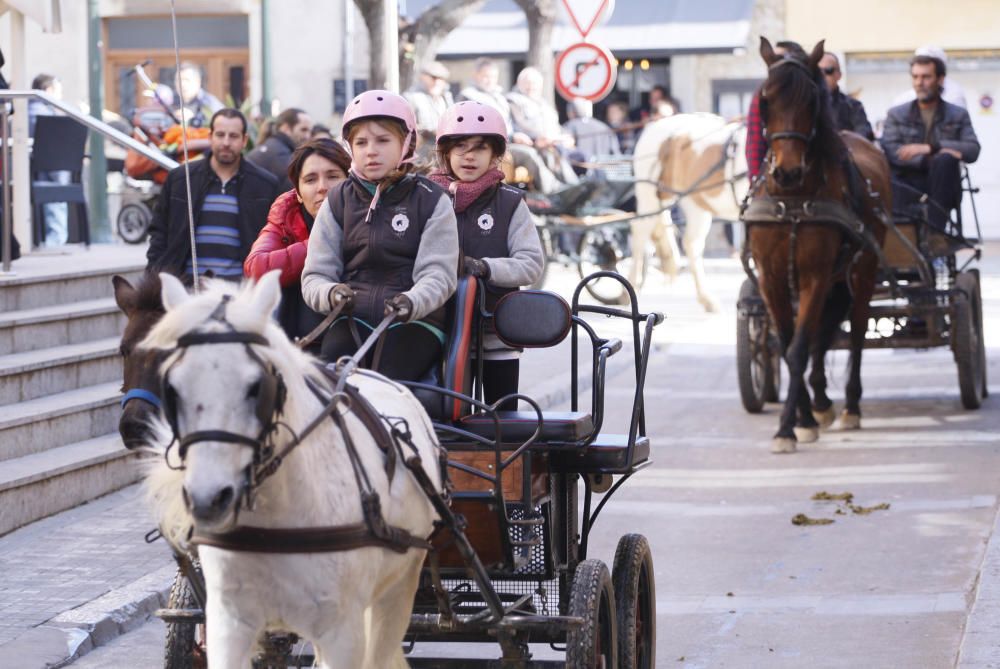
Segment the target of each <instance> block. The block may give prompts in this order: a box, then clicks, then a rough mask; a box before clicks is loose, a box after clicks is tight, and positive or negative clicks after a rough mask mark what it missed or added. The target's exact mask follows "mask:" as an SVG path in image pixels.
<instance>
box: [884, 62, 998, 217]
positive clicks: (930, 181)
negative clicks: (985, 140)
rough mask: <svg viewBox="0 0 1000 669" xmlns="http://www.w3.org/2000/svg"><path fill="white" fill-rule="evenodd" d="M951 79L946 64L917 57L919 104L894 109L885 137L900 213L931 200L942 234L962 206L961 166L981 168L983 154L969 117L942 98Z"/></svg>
mask: <svg viewBox="0 0 1000 669" xmlns="http://www.w3.org/2000/svg"><path fill="white" fill-rule="evenodd" d="M945 74H946V67H945V64H944V62H943V61H942V60H941V59H939V58H934V57H931V56H915V57H914V58H913V60H911V61H910V78H911V80H912V83H913V90H914V92H915V93H916V100H914V101H913V102H907V103H904V104H901V105H898V106H896V107H893V108H892V109H890V110H889V114H888V116H887V117H886V120H885V130H884V131H883V134H882V148H883V149H884V150H885V154H886V157H887V158H888V159H889V164H890V165H891V167H892V176H893V183H894V186H893V201H894V202H895V203H896V204H895V205H894V209H895V210H896V211H901V210H905V209H906V207H907V206H908V205H912V204H914V203H915V202H917V201H919V200H920V198H921V197H922V196H923V194H926V195H927V196H928V197H929V198H930V200H931V201H932V203H933V204H932V206H930V207H929V211H928V217H929V222H930V224H931V225H932V226H934V227H935V228H937V229H939V230H944V229H945V227H946V226H947V223H948V216H949V212H950V210H951V209H953V208H955V207H958V206H959V204H960V203H961V199H962V183H961V179H962V175H961V168H960V165H959V163H960V162H966V163H972V162H975V161H976V159H977V158H978V157H979V148H980V147H979V140H978V139H977V138H976V133H975V131H974V130H973V129H972V121H971V119H970V118H969V112H967V111H966V110H965V109H963V108H961V107H959V106H957V105H953V104H951V103H950V102H946V101H945V100H943V99H942V98H941V90H942V85H943V82H944V78H945ZM897 182H902V183H901V184H897Z"/></svg>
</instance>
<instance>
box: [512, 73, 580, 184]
mask: <svg viewBox="0 0 1000 669" xmlns="http://www.w3.org/2000/svg"><path fill="white" fill-rule="evenodd" d="M543 87H544V79H543V77H542V73H541V72H539V71H538V70H537V69H535V68H533V67H526V68H524V69H523V70H521V72H520V73H519V74H518V75H517V82H516V84H515V86H514V90H512V91H511V92H510V93H508V94H507V101H508V102H509V103H510V116H511V126H512V131H513V134H512V136H511V137H512V143H511V145H510V146H509V150H510V152H511V154H512V155H513V156H514V161H515V163H517V164H518V165H524V166H525V167H526V168H527V169H528V171H529V172H530V173H531V176H532V178H533V180H534V182H535V185H536V187H538V188H540V189H541V190H542V192H545V193H550V192H553V191H555V190H558V189H559V188H560V186H561V184H560V182H562V183H575V182H576V175H575V174H574V173H573V170H572V168H571V167H570V164H569V160H565V159H564V156H563V153H562V149H563V148H565V145H566V144H567V143H568V142H571V141H572V140H571V139H569V138H568V137H567V136H565V135H564V134H563V132H562V128H561V127H560V126H559V113H558V112H557V111H556V108H555V107H554V106H553V105H552V103H550V102H549V101H548V100H546V99H545V97H544V96H543V94H542V93H543Z"/></svg>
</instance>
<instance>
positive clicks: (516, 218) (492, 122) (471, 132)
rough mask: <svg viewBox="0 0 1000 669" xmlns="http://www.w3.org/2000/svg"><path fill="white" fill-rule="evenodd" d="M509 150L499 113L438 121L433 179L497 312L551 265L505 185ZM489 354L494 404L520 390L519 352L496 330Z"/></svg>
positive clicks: (488, 382) (470, 269) (486, 380)
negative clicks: (504, 164) (450, 208)
mask: <svg viewBox="0 0 1000 669" xmlns="http://www.w3.org/2000/svg"><path fill="white" fill-rule="evenodd" d="M506 150H507V125H506V123H505V122H504V119H503V116H501V115H500V112H498V111H497V110H496V109H494V108H493V107H490V106H488V105H484V104H481V103H479V102H471V101H467V102H459V103H458V104H456V105H452V106H451V107H449V108H448V109H447V111H445V113H444V115H443V116H442V117H441V120H440V121H439V123H438V129H437V157H438V166H439V167H438V170H437V171H435V172H434V173H433V174H431V175H430V178H431V180H432V181H433V182H434V183H436V184H438V185H439V186H441V187H443V188H445V189H447V191H448V193H449V194H450V195H451V198H452V202H453V203H454V207H455V214H456V216H457V219H458V238H459V245H460V251H461V254H462V263H461V265H462V271H463V273H465V274H471V275H473V276H477V277H479V278H480V279H482V284H483V285H484V286H485V287H486V291H487V293H486V306H487V309H489V310H491V311H492V309H493V306H494V305H495V304H496V303H497V300H499V299H500V297H502V296H503V295H505V294H506V293H509V292H512V291H515V290H517V289H518V288H519V287H521V286H529V285H531V284H533V283H535V282H536V281H538V280H539V279H540V278H541V276H542V267H543V263H544V262H545V257H544V255H543V253H542V245H541V243H540V242H539V241H538V232H537V231H536V230H535V222H534V220H533V219H532V218H531V213H530V212H529V211H528V207H527V205H525V204H524V201H523V198H522V193H521V191H520V190H518V189H517V188H512V187H510V186H506V185H504V184H503V183H501V181H502V180H503V173H502V172H501V171H500V169H499V167H500V161H501V160H503V156H504V153H505V152H506ZM483 349H484V360H483V398H484V399H485V400H486V402H489V403H492V402H495V401H496V400H498V399H499V398H501V397H503V396H504V395H508V394H510V393H516V392H517V383H518V375H519V362H518V357H519V356H520V351H517V350H514V349H511V348H510V347H507V346H505V345H504V344H503V343H502V342H501V341H500V340H499V339H498V338H497V336H496V335H495V334H493V333H491V332H487V336H486V337H485V339H484V342H483ZM508 408H511V407H508Z"/></svg>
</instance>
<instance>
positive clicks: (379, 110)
mask: <svg viewBox="0 0 1000 669" xmlns="http://www.w3.org/2000/svg"><path fill="white" fill-rule="evenodd" d="M380 116H381V117H383V118H394V119H397V120H399V121H402V123H403V125H404V126H406V141H404V142H403V153H402V155H403V156H404V157H405V156H406V153H407V151H408V150H409V148H410V145H411V143H413V142H414V141H415V139H416V132H417V117H416V116H415V115H414V113H413V108H412V107H410V103H409V102H407V101H406V98H404V97H403V96H402V95H397V94H396V93H393V92H392V91H383V90H379V89H375V90H371V91H365V92H364V93H361V94H360V95H358V96H357V97H356V98H354V99H353V100H351V102H350V104H348V105H347V109H345V110H344V119H343V122H342V124H341V129H340V135H341V136H342V137H343V138H344V142H345V143H347V144H348V148H350V142H348V140H347V136H348V135H349V134H350V132H349V131H350V128H351V124H352V123H356V122H358V121H363V120H364V119H370V118H378V117H380ZM411 160H413V159H412V157H411V158H404V159H402V160H400V161H399V164H400V165H402V164H403V163H407V162H410V161H411ZM397 167H398V165H397Z"/></svg>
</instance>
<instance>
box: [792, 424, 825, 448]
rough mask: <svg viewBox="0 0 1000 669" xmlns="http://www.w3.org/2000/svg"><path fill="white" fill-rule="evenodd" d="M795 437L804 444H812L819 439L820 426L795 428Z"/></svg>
mask: <svg viewBox="0 0 1000 669" xmlns="http://www.w3.org/2000/svg"><path fill="white" fill-rule="evenodd" d="M795 438H796V439H797V440H799V441H800V442H802V443H803V444H811V443H813V442H814V441H819V428H818V427H797V428H795Z"/></svg>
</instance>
